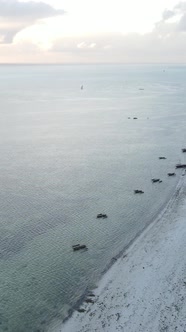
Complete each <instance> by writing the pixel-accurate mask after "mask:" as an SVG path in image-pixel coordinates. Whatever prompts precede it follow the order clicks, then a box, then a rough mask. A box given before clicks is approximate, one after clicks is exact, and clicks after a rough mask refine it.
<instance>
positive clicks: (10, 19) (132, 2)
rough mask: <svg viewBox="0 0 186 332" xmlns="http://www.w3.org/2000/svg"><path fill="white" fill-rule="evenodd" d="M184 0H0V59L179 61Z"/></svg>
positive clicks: (185, 29)
mask: <svg viewBox="0 0 186 332" xmlns="http://www.w3.org/2000/svg"><path fill="white" fill-rule="evenodd" d="M185 62H186V1H177V0H156V1H155V0H92V1H90V0H63V1H62V0H43V1H42V0H41V1H39V0H38V1H37V0H32V1H29V0H20V1H18V0H0V63H55V64H56V63H185Z"/></svg>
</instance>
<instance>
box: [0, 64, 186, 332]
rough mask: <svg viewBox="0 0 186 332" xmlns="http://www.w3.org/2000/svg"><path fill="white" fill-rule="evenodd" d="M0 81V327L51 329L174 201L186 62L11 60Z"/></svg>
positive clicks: (183, 138) (185, 110) (19, 331)
mask: <svg viewBox="0 0 186 332" xmlns="http://www.w3.org/2000/svg"><path fill="white" fill-rule="evenodd" d="M0 78H1V79H0V135H1V136H0V137H1V139H0V331H1V332H2V331H8V332H36V331H37V332H39V331H40V332H41V331H49V330H50V331H52V330H53V331H54V330H57V326H58V323H59V322H61V321H62V319H64V318H65V317H66V316H67V314H68V311H69V309H70V308H72V307H73V306H74V304H75V303H76V302H77V300H78V299H79V298H80V297H81V296H82V294H83V293H84V292H85V290H86V289H92V288H94V287H95V286H96V283H97V281H98V280H99V278H100V277H101V275H102V273H103V272H104V271H105V270H106V269H107V268H108V266H109V264H110V262H111V260H112V258H113V257H114V256H116V255H117V254H118V253H119V252H120V251H122V250H123V249H124V247H125V246H127V244H128V243H129V242H130V241H131V240H132V239H134V237H135V236H136V235H137V234H138V233H139V232H140V231H142V230H143V228H144V227H145V226H146V225H148V223H149V222H150V221H151V220H152V219H153V218H154V217H155V216H157V214H158V213H159V212H160V211H161V210H162V209H163V208H164V207H165V205H166V203H167V202H168V200H169V199H170V198H171V196H172V195H174V192H175V187H176V185H177V182H178V180H179V177H180V176H181V172H180V171H176V176H175V177H168V176H167V172H174V171H175V164H176V163H177V162H180V161H186V157H185V156H184V154H183V153H181V148H182V147H186V130H185V128H186V67H184V66H165V65H158V66H150V65H147V66H142V65H141V66H134V65H133V66H132V65H130V66H126V65H123V66H120V65H116V66H114V65H110V66H107V65H105V66H102V65H98V66H93V65H92V66H88V65H87V66H78V65H77V66H75V65H74V66H70V65H69V66H57V65H56V66H23V65H22V66H8V65H7V66H0ZM81 85H83V89H81ZM134 117H137V119H136V120H134V119H133V118H134ZM159 156H165V157H166V158H167V159H165V160H159V158H158V157H159ZM184 159H185V160H184ZM153 177H158V178H161V179H162V181H163V182H162V183H158V184H152V183H151V178H153ZM134 189H142V190H143V191H144V194H143V195H135V194H134ZM98 213H106V214H107V215H108V218H107V219H104V220H100V219H96V215H97V214H98ZM76 243H82V244H86V245H87V246H88V251H85V252H83V251H82V252H73V250H72V245H73V244H76Z"/></svg>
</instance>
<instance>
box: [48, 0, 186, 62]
mask: <svg viewBox="0 0 186 332" xmlns="http://www.w3.org/2000/svg"><path fill="white" fill-rule="evenodd" d="M51 51H52V52H61V53H65V52H67V53H73V52H74V53H76V55H77V56H78V59H79V61H81V60H82V62H83V61H85V59H86V58H87V59H90V61H94V59H99V60H100V61H101V62H102V61H103V62H104V61H107V62H180V61H181V62H185V61H186V2H180V3H179V4H178V5H177V6H175V7H174V8H173V10H168V9H166V10H165V11H164V12H163V14H162V19H161V20H160V21H159V22H157V23H156V24H155V26H154V29H153V31H152V32H150V33H146V34H143V35H142V34H138V33H132V34H103V35H100V36H96V35H95V36H93V35H92V36H89V37H86V38H80V37H78V38H73V37H72V38H61V39H58V40H56V41H55V42H54V44H53V47H52V49H51Z"/></svg>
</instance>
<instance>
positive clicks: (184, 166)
mask: <svg viewBox="0 0 186 332" xmlns="http://www.w3.org/2000/svg"><path fill="white" fill-rule="evenodd" d="M176 168H186V164H177V165H176Z"/></svg>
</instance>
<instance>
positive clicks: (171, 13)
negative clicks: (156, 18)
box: [162, 9, 175, 21]
mask: <svg viewBox="0 0 186 332" xmlns="http://www.w3.org/2000/svg"><path fill="white" fill-rule="evenodd" d="M174 15H175V12H174V11H173V10H169V9H165V10H164V12H163V14H162V18H163V20H164V21H166V20H168V19H169V18H171V17H173V16H174Z"/></svg>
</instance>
